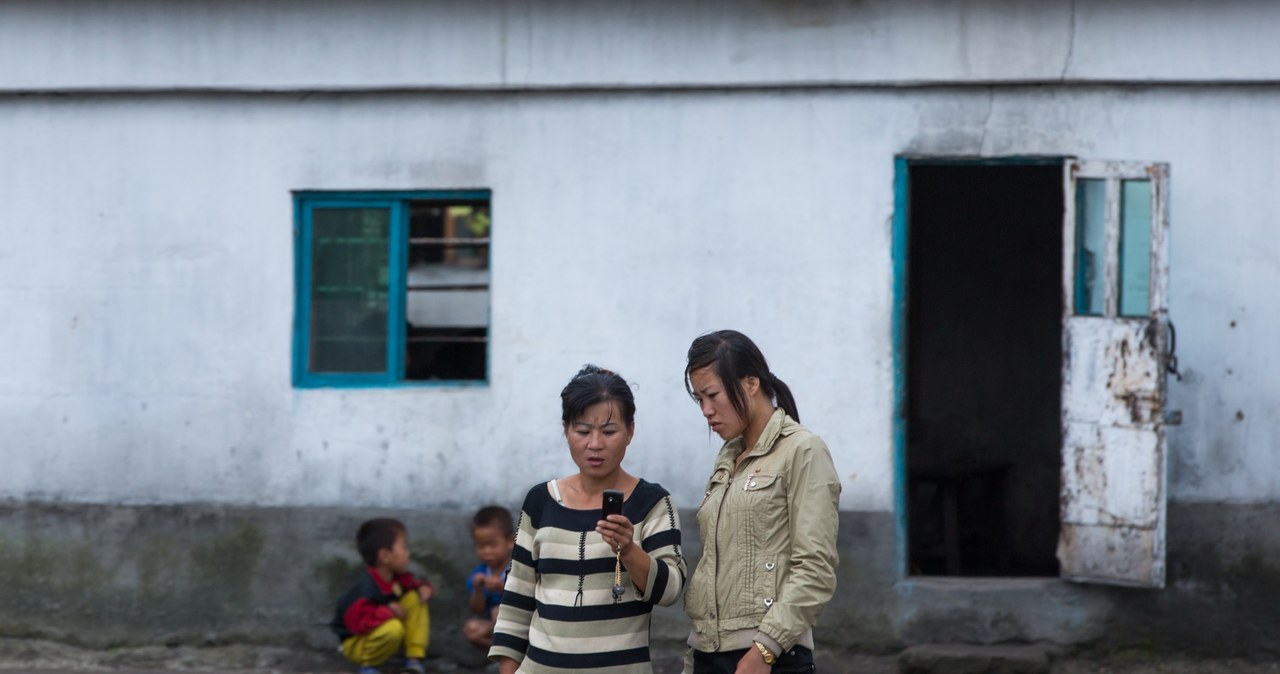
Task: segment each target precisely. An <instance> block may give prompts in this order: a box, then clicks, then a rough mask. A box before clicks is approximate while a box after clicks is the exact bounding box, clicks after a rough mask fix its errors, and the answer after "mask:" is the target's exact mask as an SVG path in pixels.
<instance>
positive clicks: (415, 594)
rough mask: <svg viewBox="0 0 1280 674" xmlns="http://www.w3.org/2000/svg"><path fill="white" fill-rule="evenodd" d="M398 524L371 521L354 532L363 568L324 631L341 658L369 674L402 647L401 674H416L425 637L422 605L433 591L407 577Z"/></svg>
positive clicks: (427, 627) (427, 629)
mask: <svg viewBox="0 0 1280 674" xmlns="http://www.w3.org/2000/svg"><path fill="white" fill-rule="evenodd" d="M406 538H407V536H406V533H405V528H404V525H403V524H401V523H400V522H399V521H398V520H394V519H391V518H386V517H383V518H378V519H372V520H369V521H368V522H365V523H364V524H361V525H360V530H359V531H358V532H356V547H357V548H358V549H359V550H360V556H361V557H363V558H364V561H365V563H366V564H368V568H367V569H365V571H364V572H363V573H361V574H360V577H359V578H358V579H356V582H355V584H354V585H352V586H351V588H350V589H349V590H347V591H346V593H344V594H343V595H342V598H341V599H339V600H338V610H337V613H336V614H335V615H334V618H333V622H332V623H331V624H330V627H332V628H333V631H334V632H335V633H337V635H338V638H339V639H341V640H342V654H343V655H345V656H346V657H347V659H348V660H350V661H351V662H353V663H355V664H357V665H360V674H374V673H375V672H377V671H378V670H377V667H378V665H381V664H382V663H384V662H386V661H387V660H388V659H389V658H390V657H391V656H392V655H395V653H396V652H397V651H399V650H400V649H401V648H402V647H403V648H404V655H405V664H404V669H405V671H406V672H413V673H415V674H421V673H422V672H423V671H424V668H423V665H422V658H423V657H425V656H426V654H427V641H428V639H429V636H430V633H431V614H430V612H429V611H428V610H427V602H428V601H429V600H430V599H431V595H432V594H433V592H434V588H433V587H432V585H431V583H430V582H428V581H425V580H419V579H417V578H415V577H413V575H412V574H410V573H409V547H408V544H407V543H406Z"/></svg>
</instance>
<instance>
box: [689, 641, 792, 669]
mask: <svg viewBox="0 0 1280 674" xmlns="http://www.w3.org/2000/svg"><path fill="white" fill-rule="evenodd" d="M746 654H747V649H745V648H744V649H742V650H738V651H725V652H724V653H703V652H702V651H698V650H695V651H694V652H693V674H733V672H734V671H735V670H737V669H738V661H739V660H741V659H742V656H744V655H746ZM813 671H814V670H813V651H811V650H809V649H807V648H805V647H804V646H792V647H791V650H789V651H787V652H786V653H783V654H782V655H781V656H780V657H779V658H778V661H777V662H775V663H773V674H813Z"/></svg>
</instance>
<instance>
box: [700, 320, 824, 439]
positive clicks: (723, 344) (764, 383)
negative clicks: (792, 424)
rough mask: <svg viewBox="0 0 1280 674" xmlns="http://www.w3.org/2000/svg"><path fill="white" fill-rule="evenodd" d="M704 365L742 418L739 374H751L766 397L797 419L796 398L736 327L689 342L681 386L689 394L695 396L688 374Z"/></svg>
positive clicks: (744, 414)
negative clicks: (719, 382) (714, 375)
mask: <svg viewBox="0 0 1280 674" xmlns="http://www.w3.org/2000/svg"><path fill="white" fill-rule="evenodd" d="M704 367H710V368H711V369H712V370H713V371H714V372H715V373H716V376H717V377H720V381H722V382H724V388H725V395H727V396H728V397H729V403H730V404H731V405H733V409H734V411H736V412H737V413H738V416H739V417H741V418H742V419H744V420H745V419H747V418H748V416H749V415H748V414H747V400H746V398H745V397H744V396H743V395H742V384H741V381H742V378H743V377H755V378H757V379H759V380H760V389H761V390H763V391H764V393H765V395H767V396H769V399H770V400H773V401H776V402H777V404H778V407H781V408H782V411H784V412H786V413H787V415H788V416H790V417H791V418H792V419H795V420H796V421H800V412H799V410H797V409H796V399H795V397H794V396H792V395H791V388H790V387H788V386H787V385H786V384H785V383H783V381H782V380H781V379H778V377H777V375H775V374H773V373H772V372H770V371H769V363H768V362H766V361H765V359H764V354H763V353H761V352H760V347H758V346H756V344H755V342H753V341H751V338H750V337H747V336H746V335H744V334H742V333H741V332H738V331H737V330H718V331H716V332H708V333H707V334H705V335H702V336H700V337H698V338H697V339H695V340H693V344H690V345H689V356H688V363H687V364H686V365H685V367H684V388H685V390H686V391H688V392H689V396H690V397H696V396H694V391H693V382H692V381H690V380H689V375H690V373H692V372H693V371H694V370H701V369H702V368H704Z"/></svg>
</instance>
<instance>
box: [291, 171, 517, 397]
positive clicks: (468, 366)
mask: <svg viewBox="0 0 1280 674" xmlns="http://www.w3.org/2000/svg"><path fill="white" fill-rule="evenodd" d="M489 204H490V192H489V191H488V190H465V191H417V192H297V193H295V194H294V217H295V228H294V232H295V249H296V250H295V261H296V263H295V268H296V279H295V282H296V288H297V298H296V307H295V324H294V350H293V351H294V353H293V383H294V385H295V386H298V387H303V388H310V387H322V386H329V387H390V386H412V385H420V384H431V383H448V384H483V383H485V382H486V381H487V379H488V361H489V242H490V238H491V235H492V219H491V216H490V209H489Z"/></svg>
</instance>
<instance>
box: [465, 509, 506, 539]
mask: <svg viewBox="0 0 1280 674" xmlns="http://www.w3.org/2000/svg"><path fill="white" fill-rule="evenodd" d="M480 527H498V530H500V531H501V532H502V535H503V536H506V537H507V538H515V535H516V525H515V522H512V521H511V513H510V512H509V511H508V510H507V509H506V508H503V507H502V506H496V505H491V506H485V507H483V508H481V509H479V510H477V511H476V514H475V516H474V517H472V518H471V531H475V530H476V529H479V528H480Z"/></svg>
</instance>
